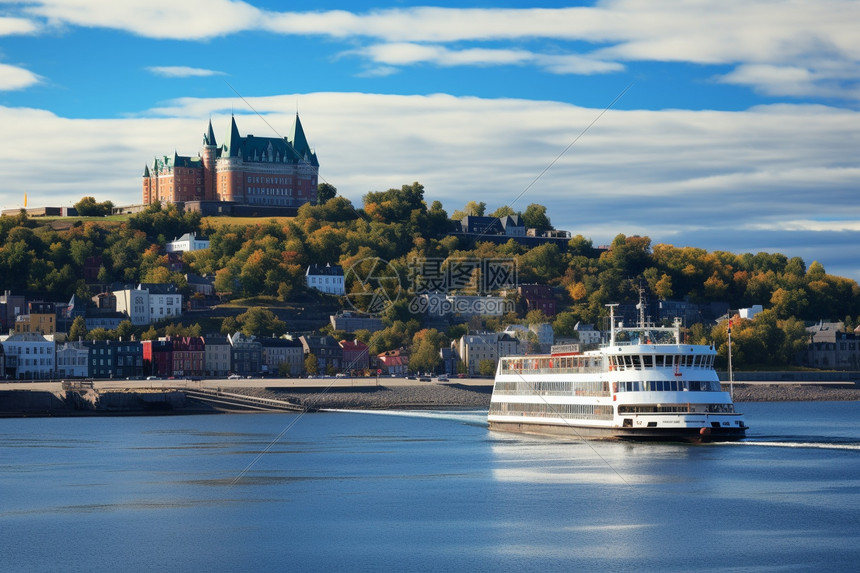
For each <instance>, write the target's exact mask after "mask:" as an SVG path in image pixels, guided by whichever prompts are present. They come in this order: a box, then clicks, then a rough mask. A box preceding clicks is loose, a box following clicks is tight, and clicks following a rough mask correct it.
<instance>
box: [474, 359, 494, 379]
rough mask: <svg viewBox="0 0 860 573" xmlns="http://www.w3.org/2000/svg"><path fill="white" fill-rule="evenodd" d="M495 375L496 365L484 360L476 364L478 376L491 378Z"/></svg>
mask: <svg viewBox="0 0 860 573" xmlns="http://www.w3.org/2000/svg"><path fill="white" fill-rule="evenodd" d="M495 373H496V363H495V362H494V361H492V360H489V359H486V360H481V361H480V362H478V374H480V375H481V376H493V375H495Z"/></svg>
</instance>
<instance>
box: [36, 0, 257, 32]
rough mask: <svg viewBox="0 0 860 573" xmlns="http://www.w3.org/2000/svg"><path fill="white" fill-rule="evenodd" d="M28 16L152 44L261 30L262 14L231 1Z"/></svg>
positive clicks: (145, 3) (187, 0)
mask: <svg viewBox="0 0 860 573" xmlns="http://www.w3.org/2000/svg"><path fill="white" fill-rule="evenodd" d="M27 4H28V5H27V7H26V8H25V12H26V13H27V14H30V15H33V16H38V17H41V18H45V19H46V20H47V21H48V22H49V23H51V24H55V25H60V24H72V25H75V26H80V27H83V28H110V29H115V30H125V31H127V32H130V33H132V34H136V35H138V36H143V37H147V38H170V39H186V40H199V39H205V38H214V37H217V36H223V35H226V34H233V33H237V32H242V31H247V30H255V29H260V28H261V17H262V12H261V11H260V10H258V9H257V8H254V7H253V6H251V5H250V4H247V3H245V2H235V1H231V0H184V1H183V2H175V1H174V0H127V1H126V0H124V1H122V2H116V1H114V0H44V1H38V0H36V1H34V2H32V3H31V2H28V3H27Z"/></svg>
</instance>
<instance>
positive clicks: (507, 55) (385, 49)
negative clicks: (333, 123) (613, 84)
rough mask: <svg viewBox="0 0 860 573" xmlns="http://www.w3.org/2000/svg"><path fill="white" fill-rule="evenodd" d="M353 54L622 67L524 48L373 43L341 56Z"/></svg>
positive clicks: (570, 70)
mask: <svg viewBox="0 0 860 573" xmlns="http://www.w3.org/2000/svg"><path fill="white" fill-rule="evenodd" d="M349 54H357V55H361V56H364V57H366V58H368V59H370V60H371V61H373V62H374V63H377V64H385V65H387V66H407V65H415V64H424V63H428V64H435V65H437V66H443V67H448V66H500V65H526V64H533V65H537V66H538V67H541V68H544V69H546V70H548V71H551V72H553V73H558V74H595V73H607V72H617V71H620V70H622V69H624V66H622V65H621V64H618V63H616V62H605V61H601V60H598V59H595V58H588V57H583V56H578V55H571V54H567V55H555V54H539V53H534V52H531V51H528V50H521V49H520V50H508V49H490V48H469V49H459V50H451V49H448V48H446V47H444V46H439V45H432V44H415V43H410V42H398V43H392V44H376V45H372V46H368V47H365V48H361V49H357V50H350V51H348V52H344V54H342V55H349Z"/></svg>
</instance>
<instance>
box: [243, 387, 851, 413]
mask: <svg viewBox="0 0 860 573" xmlns="http://www.w3.org/2000/svg"><path fill="white" fill-rule="evenodd" d="M724 389H725V390H728V386H727V385H724ZM230 391H232V392H237V393H244V394H249V395H254V396H260V397H264V398H274V399H278V400H285V399H288V398H289V399H293V400H296V401H298V402H300V403H301V404H303V405H305V406H307V407H309V408H318V409H341V410H343V409H348V410H390V409H443V408H488V407H489V405H490V395H491V393H492V388H491V387H489V386H459V385H456V384H425V385H413V386H388V387H387V386H379V387H374V388H367V389H362V390H360V391H354V390H351V389H339V388H331V389H328V390H312V389H307V390H297V389H283V390H282V389H271V388H269V389H262V388H261V389H249V388H233V389H230ZM734 400H735V402H812V401H816V402H817V401H850V400H860V389H857V388H854V387H832V386H822V385H815V384H755V385H751V384H735V386H734Z"/></svg>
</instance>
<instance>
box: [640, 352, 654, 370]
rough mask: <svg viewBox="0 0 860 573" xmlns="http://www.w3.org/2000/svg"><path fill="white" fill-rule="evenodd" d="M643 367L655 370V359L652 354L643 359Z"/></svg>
mask: <svg viewBox="0 0 860 573" xmlns="http://www.w3.org/2000/svg"><path fill="white" fill-rule="evenodd" d="M642 366H644V367H645V368H653V367H654V357H653V356H651V355H650V354H646V355H645V356H643V357H642Z"/></svg>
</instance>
